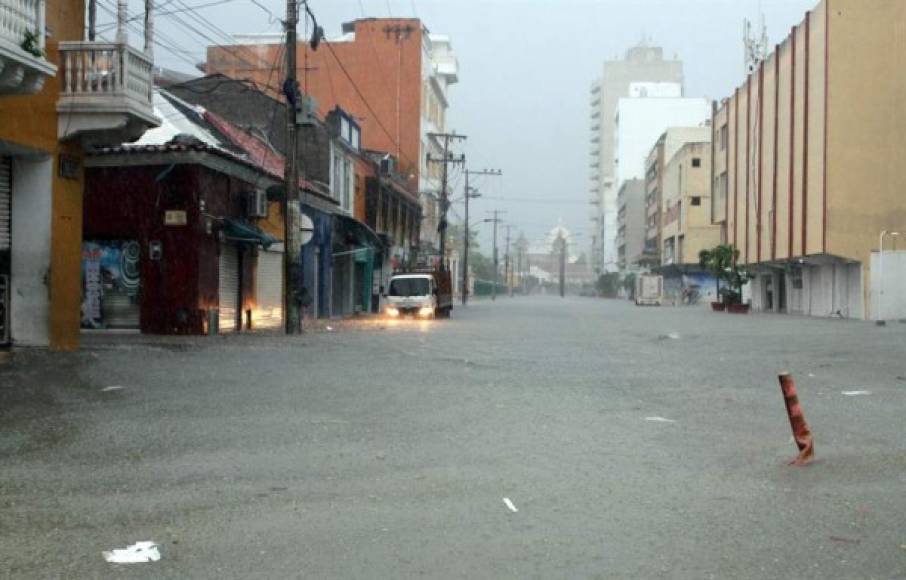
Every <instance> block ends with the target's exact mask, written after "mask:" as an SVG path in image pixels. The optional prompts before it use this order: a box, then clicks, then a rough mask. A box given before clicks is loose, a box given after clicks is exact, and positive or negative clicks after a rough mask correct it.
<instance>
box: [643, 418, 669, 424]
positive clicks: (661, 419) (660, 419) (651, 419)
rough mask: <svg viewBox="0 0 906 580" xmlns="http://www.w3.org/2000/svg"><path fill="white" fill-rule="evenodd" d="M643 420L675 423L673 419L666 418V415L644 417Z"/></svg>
mask: <svg viewBox="0 0 906 580" xmlns="http://www.w3.org/2000/svg"><path fill="white" fill-rule="evenodd" d="M645 420H646V421H651V422H652V423H676V421H674V420H673V419H667V418H666V417H645Z"/></svg>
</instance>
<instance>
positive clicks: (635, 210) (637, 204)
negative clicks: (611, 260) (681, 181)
mask: <svg viewBox="0 0 906 580" xmlns="http://www.w3.org/2000/svg"><path fill="white" fill-rule="evenodd" d="M617 205H618V207H619V210H618V211H617V263H618V266H619V268H620V271H621V272H627V271H632V270H638V269H639V265H638V263H639V260H640V258H641V257H642V254H643V253H644V251H645V232H646V228H645V225H646V222H645V209H646V208H645V181H644V180H642V179H627V180H626V181H624V182H623V185H622V186H620V193H619V195H618V196H617Z"/></svg>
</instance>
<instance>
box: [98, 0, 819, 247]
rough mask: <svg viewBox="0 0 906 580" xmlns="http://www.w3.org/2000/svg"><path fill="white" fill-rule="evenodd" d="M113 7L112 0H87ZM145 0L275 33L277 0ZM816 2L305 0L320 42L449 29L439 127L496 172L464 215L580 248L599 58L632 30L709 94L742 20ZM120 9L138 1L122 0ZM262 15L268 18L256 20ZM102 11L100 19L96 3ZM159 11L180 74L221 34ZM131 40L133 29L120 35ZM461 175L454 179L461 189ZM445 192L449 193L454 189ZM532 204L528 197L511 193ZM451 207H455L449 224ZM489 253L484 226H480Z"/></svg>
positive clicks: (732, 77)
mask: <svg viewBox="0 0 906 580" xmlns="http://www.w3.org/2000/svg"><path fill="white" fill-rule="evenodd" d="M99 1H100V4H101V6H102V7H103V6H104V5H107V6H111V7H112V6H113V5H114V4H115V2H114V1H113V0H99ZM217 1H218V0H157V4H158V6H159V11H161V12H163V11H166V10H171V9H174V8H178V7H179V5H180V3H183V4H185V5H188V6H190V7H199V9H198V10H197V13H198V14H200V15H201V16H202V17H203V19H204V20H205V21H206V22H208V23H210V24H213V25H214V26H216V27H217V28H218V29H220V30H222V31H223V32H224V33H227V34H239V33H247V32H265V31H278V30H279V26H280V25H279V22H277V21H276V20H275V18H274V17H279V16H280V15H282V14H283V13H284V11H285V2H284V1H282V0H220V2H222V4H218V5H214V6H209V7H206V8H205V7H203V6H204V5H206V4H211V3H214V2H217ZM816 3H817V0H761V1H760V2H759V1H758V0H310V3H309V4H310V6H311V8H312V11H313V12H314V13H315V14H316V16H317V17H318V20H319V22H320V24H321V25H322V26H324V28H325V29H326V31H327V34H328V36H335V35H337V34H339V31H340V24H341V23H342V22H344V21H348V20H352V19H355V18H360V17H362V16H363V15H366V16H370V17H371V16H374V17H386V16H388V15H392V16H394V17H412V16H418V17H419V18H421V19H422V20H423V21H424V23H425V24H426V26H427V27H428V28H429V29H430V30H431V31H432V32H437V33H443V34H448V35H449V36H450V38H451V41H452V43H453V48H454V50H455V52H456V54H457V55H458V57H459V62H460V75H459V81H460V82H459V84H458V85H455V86H454V87H453V88H452V93H451V95H450V102H451V108H450V111H449V117H448V119H449V123H448V125H449V126H448V129H455V130H456V131H457V132H458V133H462V134H465V135H468V137H469V139H468V141H467V143H466V144H465V146H464V147H463V151H464V152H465V153H466V155H467V157H468V164H469V167H470V168H472V169H481V168H485V167H489V168H500V169H502V170H503V172H504V176H503V177H500V178H485V179H483V180H482V181H481V182H480V183H479V184H478V185H479V187H480V188H481V190H482V192H483V193H484V194H485V195H486V196H487V197H488V198H492V197H496V198H510V199H511V200H513V199H518V200H520V201H505V200H504V199H479V200H477V201H476V202H474V204H473V207H472V209H473V211H472V215H473V216H475V218H481V217H484V216H485V213H486V212H488V211H490V210H493V209H495V208H497V209H501V210H506V211H507V212H508V213H507V214H506V215H505V216H504V217H505V218H506V220H507V221H508V222H509V223H511V224H513V225H514V227H515V228H516V229H521V230H524V231H525V233H526V235H527V236H528V237H529V238H530V239H533V240H534V239H538V238H540V237H541V236H542V235H543V233H544V232H545V231H547V230H549V229H550V228H552V227H553V226H554V225H556V223H557V220H558V219H559V218H561V217H562V219H563V222H564V225H565V226H566V227H567V228H569V229H570V230H572V231H573V232H577V233H581V234H582V236H581V237H580V238H578V239H577V242H580V243H581V247H580V248H579V249H580V250H583V249H584V248H585V247H587V246H588V244H589V243H590V241H589V234H588V232H589V229H590V225H589V221H588V216H589V215H590V206H589V205H588V199H589V198H590V197H591V194H590V192H589V188H590V183H589V167H588V162H589V156H588V153H589V122H588V117H589V104H588V102H589V93H588V91H589V87H590V85H591V82H592V80H593V79H594V78H595V77H596V76H598V74H599V72H600V68H601V63H602V61H603V60H604V59H606V58H613V57H615V56H617V55H621V54H623V52H624V51H625V50H626V49H627V48H628V47H630V46H633V45H635V44H638V42H639V40H640V39H641V38H642V37H643V35H644V36H645V37H647V38H649V39H650V41H651V43H653V44H655V45H659V46H662V47H664V52H665V55H667V56H672V55H674V54H676V55H678V56H679V58H681V59H682V60H683V62H684V66H685V75H686V95H687V96H703V97H708V98H711V99H719V98H722V97H724V96H726V95H728V94H729V93H730V92H731V91H732V90H733V88H734V87H735V86H736V85H738V84H740V82H741V80H742V76H743V72H742V69H743V64H742V41H741V37H742V20H743V18H744V17H750V18H754V17H756V16H757V14H758V11H759V5H760V6H761V10H762V11H763V12H764V14H765V19H766V23H767V26H768V35H769V40H770V42H771V44H772V45H773V44H774V43H776V42H779V41H780V40H782V39H783V38H784V37H785V36H786V34H787V33H788V32H789V29H790V27H791V26H793V25H795V24H797V23H799V22H800V21H801V20H802V18H803V16H804V14H805V11H806V10H809V9H811V8H812V7H814V5H815V4H816ZM130 4H131V5H130V8H131V10H132V12H133V13H136V14H138V13H139V11H140V6H141V0H130ZM268 11H270V12H271V13H272V15H273V17H272V16H271V15H269V14H268ZM100 14H101V16H106V14H105V12H104V10H102V11H101V13H100ZM177 16H178V17H179V20H182V21H183V22H184V23H185V24H187V25H189V26H191V27H194V28H196V32H195V33H191V32H190V31H189V30H188V26H186V25H184V24H181V23H179V22H178V21H176V20H174V18H173V17H167V16H161V17H158V18H157V19H156V28H157V31H158V33H160V34H161V35H162V37H166V39H167V41H173V42H172V44H175V45H177V46H178V47H179V48H180V49H181V50H184V51H187V52H185V53H179V54H178V55H175V54H173V52H168V51H167V50H165V49H163V48H157V49H156V55H155V58H156V60H157V62H158V64H160V65H162V66H166V67H171V68H175V69H178V70H184V71H185V70H190V67H189V63H190V62H196V61H201V60H203V58H204V45H206V44H211V42H210V40H206V39H205V38H203V37H202V36H200V35H198V33H197V31H201V32H204V34H205V35H207V36H210V37H211V38H213V39H214V40H216V41H217V42H218V43H225V42H226V41H227V37H226V36H223V35H218V34H217V33H216V32H213V31H211V30H209V29H207V28H206V27H205V26H203V25H202V23H201V22H198V21H194V20H192V18H191V16H190V15H189V14H186V13H181V14H178V15H177ZM133 34H134V33H133ZM461 181H462V180H461V179H460V180H458V186H459V188H460V189H461V187H462V183H461ZM458 197H461V195H459V196H458ZM522 200H531V201H522ZM461 215H462V205H461V204H459V205H456V206H454V215H453V216H452V217H453V219H454V220H458V217H457V216H461ZM481 229H482V245H483V248H484V249H485V250H488V249H489V247H490V241H489V239H490V236H489V235H488V232H489V231H490V227H489V224H485V225H482V226H481Z"/></svg>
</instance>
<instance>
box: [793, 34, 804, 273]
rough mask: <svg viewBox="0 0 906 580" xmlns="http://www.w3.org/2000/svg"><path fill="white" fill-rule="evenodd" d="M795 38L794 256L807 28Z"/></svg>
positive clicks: (798, 233)
mask: <svg viewBox="0 0 906 580" xmlns="http://www.w3.org/2000/svg"><path fill="white" fill-rule="evenodd" d="M793 35H794V38H795V67H794V74H793V92H794V99H793V115H794V126H793V141H794V144H793V189H792V195H793V216H792V219H793V256H794V257H795V256H801V255H802V174H803V168H804V167H805V165H804V164H803V155H804V148H803V145H804V143H805V141H804V136H805V131H804V128H805V125H804V121H805V66H804V64H805V26H804V25H802V24H800V25H799V26H797V27H796V30H795V32H794V33H793Z"/></svg>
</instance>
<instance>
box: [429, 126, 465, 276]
mask: <svg viewBox="0 0 906 580" xmlns="http://www.w3.org/2000/svg"><path fill="white" fill-rule="evenodd" d="M428 137H429V138H431V139H440V140H442V141H443V142H444V153H443V156H442V157H441V158H440V159H437V158H436V157H432V156H431V154H430V153H429V154H428V158H427V161H428V164H431V163H441V164H443V174H442V176H441V185H440V223H439V224H437V232H438V234H439V235H440V243H439V246H440V247H439V250H440V269H441V270H446V269H447V209H449V207H450V200H449V192H448V191H447V182H448V181H449V179H448V176H449V170H448V168H449V166H450V165H456V164H457V163H463V164H465V162H466V156H465V155H459V156H455V157H454V156H453V154H452V153H450V143H451V142H453V141H465V140H466V138H467V137H466V136H465V135H457V134H456V132H455V131H454V132H453V133H428Z"/></svg>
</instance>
